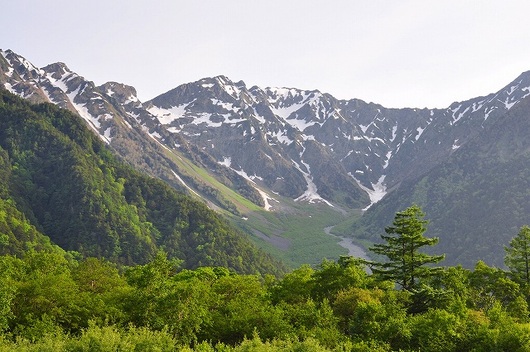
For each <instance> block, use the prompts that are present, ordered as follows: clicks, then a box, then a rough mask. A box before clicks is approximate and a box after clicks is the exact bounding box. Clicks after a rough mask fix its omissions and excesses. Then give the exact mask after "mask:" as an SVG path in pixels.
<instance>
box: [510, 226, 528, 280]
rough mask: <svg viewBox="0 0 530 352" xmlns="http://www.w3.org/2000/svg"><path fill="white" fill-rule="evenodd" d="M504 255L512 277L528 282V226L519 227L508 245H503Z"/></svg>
mask: <svg viewBox="0 0 530 352" xmlns="http://www.w3.org/2000/svg"><path fill="white" fill-rule="evenodd" d="M504 250H505V251H506V256H505V257H504V263H505V264H506V266H507V267H508V268H509V269H510V271H511V272H512V274H513V276H514V278H515V279H516V280H517V281H519V282H520V283H522V284H524V285H529V284H530V227H528V225H525V226H523V227H521V229H520V230H519V233H518V234H517V235H516V236H515V237H514V238H512V240H511V241H510V246H509V247H506V246H505V247H504Z"/></svg>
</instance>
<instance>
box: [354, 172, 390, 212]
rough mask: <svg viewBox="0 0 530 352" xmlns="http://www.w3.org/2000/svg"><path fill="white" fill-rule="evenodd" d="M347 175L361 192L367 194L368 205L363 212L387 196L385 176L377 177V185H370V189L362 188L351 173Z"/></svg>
mask: <svg viewBox="0 0 530 352" xmlns="http://www.w3.org/2000/svg"><path fill="white" fill-rule="evenodd" d="M349 175H350V176H351V177H353V179H354V180H355V181H356V182H357V184H358V185H359V187H361V189H362V190H363V191H365V192H366V193H368V197H370V204H369V205H368V206H367V207H366V208H364V209H363V211H366V210H368V209H369V208H370V207H371V206H372V205H374V204H375V203H377V202H379V201H380V200H381V199H383V197H384V196H385V195H386V194H387V189H386V186H385V185H384V182H385V177H386V175H382V176H381V177H379V180H377V183H375V184H373V183H371V185H372V188H371V189H370V188H368V187H366V186H364V185H363V184H362V183H361V182H360V181H359V180H358V179H356V178H355V176H353V175H352V174H351V173H349Z"/></svg>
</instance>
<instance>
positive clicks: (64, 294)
mask: <svg viewBox="0 0 530 352" xmlns="http://www.w3.org/2000/svg"><path fill="white" fill-rule="evenodd" d="M181 264H182V262H180V261H178V260H174V259H168V258H167V256H166V254H165V253H163V252H159V253H157V255H156V256H155V258H154V259H153V260H152V261H150V262H148V263H146V264H143V265H138V266H134V267H130V268H128V269H127V270H126V271H120V270H119V269H118V267H117V266H116V264H113V263H111V262H109V261H107V260H103V259H96V258H86V259H81V260H79V261H78V260H76V259H73V257H72V256H71V255H69V254H68V253H64V252H62V253H58V252H45V251H40V252H37V251H34V250H30V251H27V252H25V253H24V255H23V256H22V257H21V258H17V257H14V256H11V255H4V256H0V283H1V285H0V311H1V312H2V315H1V320H0V324H1V325H0V327H1V331H0V351H135V350H138V351H144V350H145V351H174V350H180V351H190V352H191V351H381V352H382V351H397V350H400V351H419V350H421V351H526V350H528V349H529V347H530V345H529V341H530V328H529V326H530V325H529V324H528V315H529V313H528V310H527V308H526V298H527V296H526V295H525V292H526V291H525V290H523V289H521V286H520V285H519V284H517V283H516V282H514V281H511V280H510V278H509V277H510V275H509V273H508V272H505V271H503V270H500V269H496V268H491V267H488V266H487V265H485V264H484V263H481V262H479V263H477V265H476V267H475V270H473V271H469V270H467V269H462V268H461V267H450V268H445V269H444V270H443V272H442V273H440V275H437V276H434V277H431V278H430V280H429V281H428V284H429V286H428V287H430V288H432V289H436V290H440V291H444V292H445V293H446V298H445V299H443V300H440V301H438V302H436V303H437V304H436V305H433V306H432V307H431V308H429V309H427V310H425V311H421V312H415V313H414V314H412V313H411V312H410V310H409V306H410V303H411V302H412V301H413V300H414V296H415V294H414V293H410V292H408V291H406V290H397V289H395V288H394V285H393V284H392V283H390V282H381V281H379V280H375V277H374V276H375V275H374V274H369V273H367V272H366V271H364V270H363V269H364V268H363V267H362V265H361V263H359V261H358V260H356V259H354V258H350V257H344V258H341V260H339V261H338V262H330V261H323V262H322V263H321V265H319V266H318V267H316V268H311V267H308V266H304V267H301V268H299V269H297V270H295V271H293V272H292V273H290V274H287V275H286V276H285V277H284V278H281V279H279V278H274V277H266V278H264V277H262V276H259V275H244V274H236V273H235V272H233V271H230V270H228V269H226V268H222V267H201V268H198V269H183V268H182V267H181Z"/></svg>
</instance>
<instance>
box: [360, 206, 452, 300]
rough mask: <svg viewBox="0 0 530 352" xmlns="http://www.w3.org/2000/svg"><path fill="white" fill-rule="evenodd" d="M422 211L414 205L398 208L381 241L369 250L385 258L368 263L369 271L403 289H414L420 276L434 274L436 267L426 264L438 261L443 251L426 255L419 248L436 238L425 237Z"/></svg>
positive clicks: (431, 243) (441, 257)
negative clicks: (399, 210)
mask: <svg viewBox="0 0 530 352" xmlns="http://www.w3.org/2000/svg"><path fill="white" fill-rule="evenodd" d="M424 216H425V214H424V213H423V211H422V210H421V208H420V207H419V206H417V205H412V206H411V207H409V208H407V209H405V210H404V211H401V212H398V213H396V215H395V218H394V221H393V223H392V226H389V227H387V228H385V232H386V235H381V238H382V239H383V240H384V241H385V243H380V244H375V245H374V246H373V247H371V248H370V250H371V251H373V252H375V253H377V254H381V255H384V256H386V257H387V258H388V261H387V262H384V263H372V264H373V267H372V271H373V272H374V274H376V275H379V276H380V277H381V278H382V279H384V280H392V281H394V282H396V283H397V284H398V285H400V286H401V288H402V289H404V290H407V291H411V292H413V291H415V289H417V288H418V283H419V280H420V279H423V278H427V277H430V276H432V275H433V274H435V273H436V272H437V271H438V269H437V268H432V267H429V266H426V264H433V263H438V262H439V261H441V260H442V259H444V255H428V254H425V253H421V252H419V249H420V248H422V247H424V246H433V245H435V244H436V243H438V238H427V237H425V236H424V235H423V234H424V233H425V231H426V230H427V228H426V225H427V223H428V221H427V220H424V219H423V218H424Z"/></svg>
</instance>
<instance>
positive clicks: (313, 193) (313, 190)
mask: <svg viewBox="0 0 530 352" xmlns="http://www.w3.org/2000/svg"><path fill="white" fill-rule="evenodd" d="M304 152H305V148H304V150H303V151H302V152H301V153H300V157H301V156H302V155H303V154H304ZM292 162H293V164H294V165H295V167H296V168H297V169H298V171H300V172H301V173H302V176H304V178H305V181H306V183H307V190H306V191H305V192H304V193H303V194H302V195H301V196H300V197H298V198H296V199H295V200H294V201H295V202H298V201H307V202H308V203H316V202H323V203H325V204H327V205H329V206H330V207H333V204H331V203H330V202H328V201H327V200H325V199H324V198H322V197H321V196H320V195H319V194H318V189H317V185H315V183H314V182H313V177H312V176H311V171H310V169H309V165H308V164H306V163H304V162H303V161H302V160H301V159H300V162H301V163H302V164H303V165H304V166H305V168H306V170H307V172H305V171H304V170H302V168H301V167H300V165H299V164H298V163H297V162H296V161H294V160H292Z"/></svg>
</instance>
